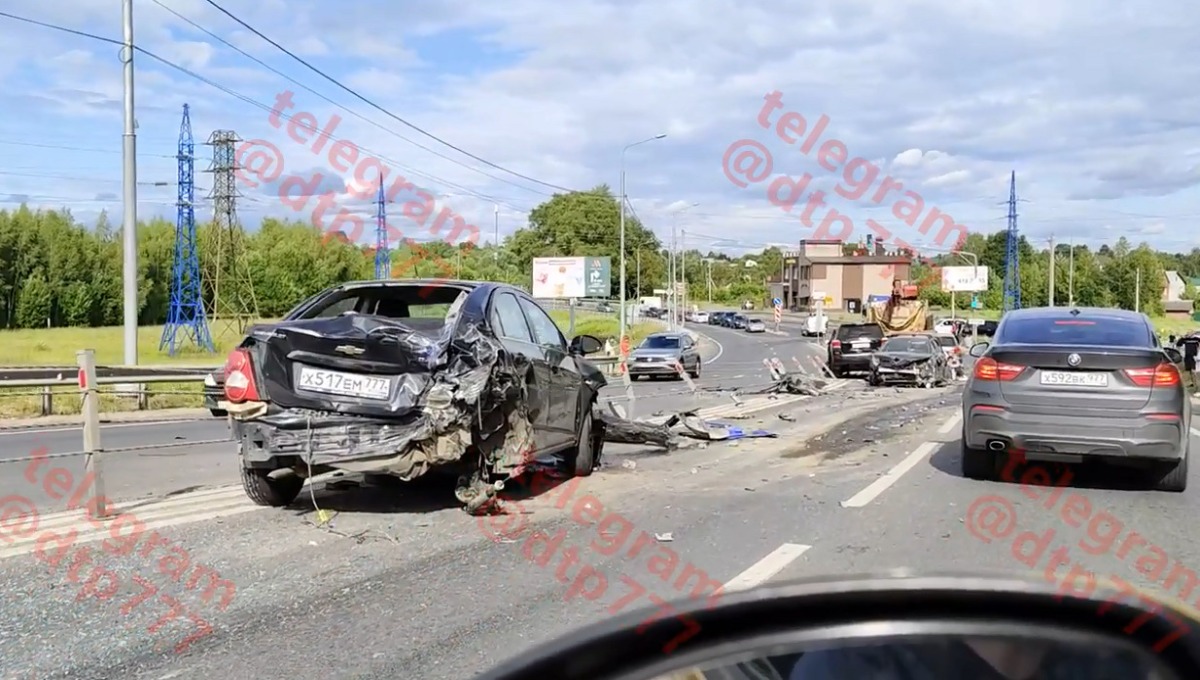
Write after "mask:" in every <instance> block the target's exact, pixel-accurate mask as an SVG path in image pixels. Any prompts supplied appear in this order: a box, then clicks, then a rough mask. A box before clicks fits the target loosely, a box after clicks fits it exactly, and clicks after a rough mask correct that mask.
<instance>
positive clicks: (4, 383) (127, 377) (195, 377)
mask: <svg viewBox="0 0 1200 680" xmlns="http://www.w3.org/2000/svg"><path fill="white" fill-rule="evenodd" d="M620 360H621V358H620V357H619V356H616V355H611V356H592V357H588V361H591V362H592V363H594V364H597V365H599V366H601V367H602V368H604V369H605V371H606V373H608V375H617V374H618V368H619V364H620ZM139 368H140V369H141V370H154V369H152V368H149V367H145V366H142V367H138V366H102V367H101V366H98V367H96V369H95V370H96V372H97V373H99V372H100V371H104V372H117V373H122V375H107V376H97V377H96V378H95V379H94V381H93V382H92V383H90V384H92V385H97V386H99V385H131V386H135V387H134V388H133V389H131V390H128V391H121V392H117V393H115V394H116V395H117V396H125V397H136V398H137V410H138V411H144V410H147V409H148V408H149V401H150V396H151V395H152V394H153V393H154V392H153V391H152V390H148V389H146V388H145V386H146V385H150V384H156V383H157V384H164V383H201V382H204V380H205V379H206V378H208V375H209V373H210V372H212V371H215V370H219V368H220V367H206V368H199V367H189V368H188V369H182V370H192V371H197V370H199V371H204V372H202V373H197V372H191V373H146V374H142V375H139V374H136V373H134V371H137V370H138V369H139ZM163 368H164V370H181V369H178V368H175V367H163ZM22 370H25V371H26V372H43V373H45V374H50V373H53V374H54V377H41V378H12V379H4V378H0V389H6V390H7V389H12V390H21V389H30V390H38V389H39V388H40V390H39V391H29V392H18V393H15V394H14V393H4V392H0V398H4V397H18V396H37V397H41V408H40V411H41V413H40V415H43V416H47V415H50V414H52V413H53V412H54V396H55V395H56V394H58V395H59V396H63V393H62V392H57V393H56V392H54V388H56V387H78V386H79V373H78V371H79V370H80V369H78V368H66V367H60V366H54V367H49V368H46V367H30V368H28V369H22ZM196 396H197V397H200V396H201V394H200V393H197V395H196Z"/></svg>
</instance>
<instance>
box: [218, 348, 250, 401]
mask: <svg viewBox="0 0 1200 680" xmlns="http://www.w3.org/2000/svg"><path fill="white" fill-rule="evenodd" d="M225 398H226V399H228V400H229V401H231V402H233V403H235V404H240V403H242V402H246V401H258V383H256V382H255V381H254V364H253V362H252V361H251V360H250V351H249V350H246V349H235V350H233V351H232V352H230V353H229V359H228V360H227V361H226V362H225Z"/></svg>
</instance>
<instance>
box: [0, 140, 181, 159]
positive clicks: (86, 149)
mask: <svg viewBox="0 0 1200 680" xmlns="http://www.w3.org/2000/svg"><path fill="white" fill-rule="evenodd" d="M0 144H4V145H9V146H27V147H31V148H34V149H61V150H63V151H83V152H87V153H121V150H120V149H97V148H95V147H86V146H64V145H59V144H35V143H34V142H14V141H10V140H6V139H0ZM138 155H139V156H144V157H148V158H170V159H174V158H175V156H174V154H166V153H139V154H138Z"/></svg>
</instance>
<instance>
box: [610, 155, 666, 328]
mask: <svg viewBox="0 0 1200 680" xmlns="http://www.w3.org/2000/svg"><path fill="white" fill-rule="evenodd" d="M666 136H667V134H666V133H665V132H664V133H662V134H658V135H654V136H653V137H650V138H648V139H643V140H642V141H640V142H634V143H632V144H626V145H625V148H623V149H621V201H620V202H621V206H620V208H621V332H620V336H621V337H620V338H619V340H618V342H624V341H625V314H626V312H627V311H628V310H627V309H626V307H627V305H626V304H625V201H626V200H627V198H628V197H627V196H626V195H625V152H626V151H629V150H630V149H632V148H633V147H635V146H638V145H640V144H646V143H647V142H653V141H655V140H658V139H662V138H664V137H666Z"/></svg>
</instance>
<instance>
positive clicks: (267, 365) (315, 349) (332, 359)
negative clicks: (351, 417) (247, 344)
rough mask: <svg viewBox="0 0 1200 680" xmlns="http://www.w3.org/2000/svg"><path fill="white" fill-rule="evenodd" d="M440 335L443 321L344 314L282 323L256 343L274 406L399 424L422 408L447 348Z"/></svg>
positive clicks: (263, 334)
mask: <svg viewBox="0 0 1200 680" xmlns="http://www.w3.org/2000/svg"><path fill="white" fill-rule="evenodd" d="M443 331H444V323H443V320H441V319H403V320H399V319H392V318H387V317H381V316H374V315H366V314H346V315H342V316H338V317H333V318H318V319H305V320H296V321H285V322H281V323H279V324H276V325H274V326H272V327H270V328H269V330H266V332H260V333H257V334H256V337H258V338H259V339H260V340H263V345H264V346H263V347H262V349H261V350H260V354H259V356H260V357H261V360H262V361H263V365H262V367H261V373H262V375H263V379H264V381H265V383H266V386H267V393H268V394H269V395H270V399H271V401H272V402H274V403H275V404H277V405H279V406H281V407H284V408H310V409H319V410H328V411H336V412H341V413H355V414H360V415H371V416H385V415H390V416H396V415H402V414H404V413H407V412H409V411H411V410H412V409H413V408H414V407H416V406H417V403H416V400H417V398H418V397H419V396H420V394H422V393H423V392H424V389H425V387H426V386H427V385H428V383H429V380H430V376H431V372H432V370H433V369H434V368H435V367H436V366H437V365H438V364H439V362H440V361H441V359H442V357H443V354H444V350H445V348H446V346H447V342H446V340H445V338H444V332H443Z"/></svg>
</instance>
